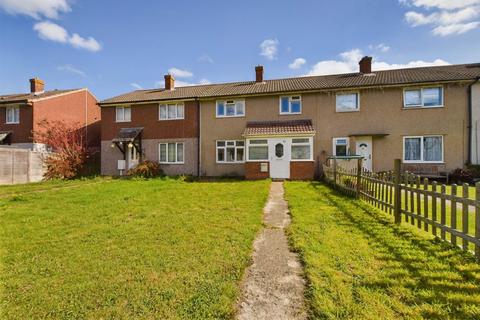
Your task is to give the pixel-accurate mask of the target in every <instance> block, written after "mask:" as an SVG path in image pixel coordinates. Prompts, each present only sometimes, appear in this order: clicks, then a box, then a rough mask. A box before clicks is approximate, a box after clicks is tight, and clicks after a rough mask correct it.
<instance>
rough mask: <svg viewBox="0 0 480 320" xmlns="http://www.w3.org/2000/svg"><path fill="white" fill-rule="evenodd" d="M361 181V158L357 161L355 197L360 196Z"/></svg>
mask: <svg viewBox="0 0 480 320" xmlns="http://www.w3.org/2000/svg"><path fill="white" fill-rule="evenodd" d="M361 183H362V158H359V159H358V162H357V199H359V198H360V189H361V187H360V184H361Z"/></svg>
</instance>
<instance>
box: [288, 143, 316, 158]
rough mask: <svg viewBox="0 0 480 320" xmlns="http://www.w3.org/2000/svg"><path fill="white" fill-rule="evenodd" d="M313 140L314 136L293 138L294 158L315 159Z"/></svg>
mask: <svg viewBox="0 0 480 320" xmlns="http://www.w3.org/2000/svg"><path fill="white" fill-rule="evenodd" d="M312 142H313V139H312V138H293V139H292V160H313V159H312Z"/></svg>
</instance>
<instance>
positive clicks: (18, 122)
mask: <svg viewBox="0 0 480 320" xmlns="http://www.w3.org/2000/svg"><path fill="white" fill-rule="evenodd" d="M5 124H20V122H5Z"/></svg>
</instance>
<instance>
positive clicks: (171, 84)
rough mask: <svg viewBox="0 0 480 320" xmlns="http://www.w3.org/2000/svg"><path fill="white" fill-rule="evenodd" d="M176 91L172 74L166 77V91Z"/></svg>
mask: <svg viewBox="0 0 480 320" xmlns="http://www.w3.org/2000/svg"><path fill="white" fill-rule="evenodd" d="M173 89H175V78H174V77H173V76H172V75H171V74H166V75H165V90H173Z"/></svg>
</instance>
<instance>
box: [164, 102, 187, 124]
mask: <svg viewBox="0 0 480 320" xmlns="http://www.w3.org/2000/svg"><path fill="white" fill-rule="evenodd" d="M184 111H185V107H184V105H183V103H178V104H176V103H169V104H161V105H160V106H159V111H158V113H159V117H158V118H159V119H160V120H176V119H184Z"/></svg>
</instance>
